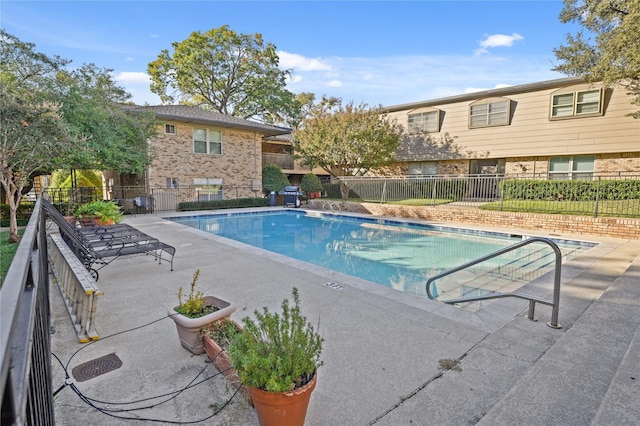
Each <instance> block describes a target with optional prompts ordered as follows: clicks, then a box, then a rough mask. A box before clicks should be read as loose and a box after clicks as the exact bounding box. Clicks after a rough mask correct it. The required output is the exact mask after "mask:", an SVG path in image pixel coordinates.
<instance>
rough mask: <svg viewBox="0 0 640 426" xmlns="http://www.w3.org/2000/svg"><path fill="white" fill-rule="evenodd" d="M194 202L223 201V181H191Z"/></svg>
mask: <svg viewBox="0 0 640 426" xmlns="http://www.w3.org/2000/svg"><path fill="white" fill-rule="evenodd" d="M193 186H194V187H195V190H196V201H215V200H224V181H223V179H220V178H197V179H194V180H193Z"/></svg>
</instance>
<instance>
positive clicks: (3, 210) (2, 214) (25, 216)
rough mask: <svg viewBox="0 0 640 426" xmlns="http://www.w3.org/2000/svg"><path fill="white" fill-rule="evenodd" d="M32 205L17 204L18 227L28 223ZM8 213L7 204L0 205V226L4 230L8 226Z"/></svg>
mask: <svg viewBox="0 0 640 426" xmlns="http://www.w3.org/2000/svg"><path fill="white" fill-rule="evenodd" d="M34 205H35V204H33V203H26V204H18V210H17V211H16V216H17V217H16V219H17V220H18V226H26V225H27V223H29V218H30V217H31V214H32V213H33V206H34ZM9 212H10V210H9V205H8V204H0V226H2V227H4V228H6V227H8V226H9Z"/></svg>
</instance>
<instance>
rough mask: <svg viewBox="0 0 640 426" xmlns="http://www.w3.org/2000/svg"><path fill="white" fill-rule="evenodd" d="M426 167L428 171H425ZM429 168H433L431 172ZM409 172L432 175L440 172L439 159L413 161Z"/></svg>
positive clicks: (413, 174)
mask: <svg viewBox="0 0 640 426" xmlns="http://www.w3.org/2000/svg"><path fill="white" fill-rule="evenodd" d="M425 169H426V173H425ZM429 169H431V170H433V172H430V171H429ZM407 174H409V175H411V176H432V175H437V174H438V162H437V161H412V162H410V163H409V167H408V169H407Z"/></svg>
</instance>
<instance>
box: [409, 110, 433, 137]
mask: <svg viewBox="0 0 640 426" xmlns="http://www.w3.org/2000/svg"><path fill="white" fill-rule="evenodd" d="M407 130H408V132H409V134H415V133H422V132H439V131H440V110H435V111H424V112H417V113H414V114H409V115H408V117H407Z"/></svg>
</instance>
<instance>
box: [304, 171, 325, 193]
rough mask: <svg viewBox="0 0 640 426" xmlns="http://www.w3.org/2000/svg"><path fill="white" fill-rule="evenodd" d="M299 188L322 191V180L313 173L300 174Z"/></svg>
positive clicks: (305, 190) (306, 190)
mask: <svg viewBox="0 0 640 426" xmlns="http://www.w3.org/2000/svg"><path fill="white" fill-rule="evenodd" d="M300 189H301V190H302V191H303V192H306V193H309V192H320V191H322V182H320V178H319V177H318V176H316V175H314V174H313V173H307V174H305V175H304V176H302V181H301V182H300Z"/></svg>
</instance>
